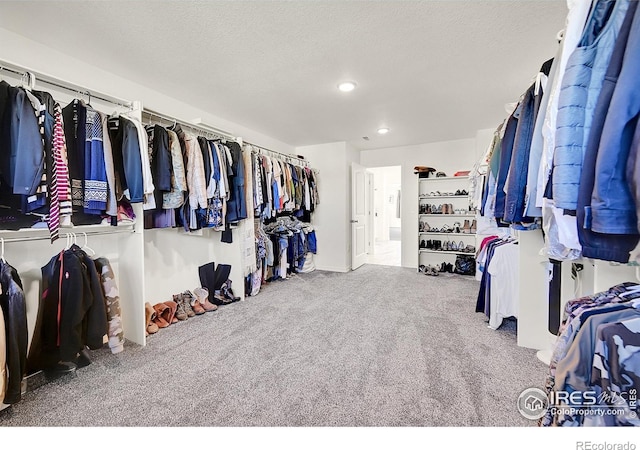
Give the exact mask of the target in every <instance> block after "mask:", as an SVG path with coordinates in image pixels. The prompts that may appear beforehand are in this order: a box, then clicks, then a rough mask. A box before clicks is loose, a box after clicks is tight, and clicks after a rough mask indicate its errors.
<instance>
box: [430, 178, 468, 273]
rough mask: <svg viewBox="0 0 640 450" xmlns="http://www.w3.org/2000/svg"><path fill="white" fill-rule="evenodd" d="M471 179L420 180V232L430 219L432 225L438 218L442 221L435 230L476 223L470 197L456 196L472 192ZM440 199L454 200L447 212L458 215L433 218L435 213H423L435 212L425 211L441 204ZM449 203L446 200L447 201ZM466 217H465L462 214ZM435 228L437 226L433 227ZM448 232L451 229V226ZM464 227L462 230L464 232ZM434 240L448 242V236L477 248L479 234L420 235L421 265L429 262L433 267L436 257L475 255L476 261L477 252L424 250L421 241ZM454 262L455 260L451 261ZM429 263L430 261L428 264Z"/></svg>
mask: <svg viewBox="0 0 640 450" xmlns="http://www.w3.org/2000/svg"><path fill="white" fill-rule="evenodd" d="M469 188H470V186H469V177H468V176H462V177H440V178H437V177H436V178H418V205H419V206H418V230H419V229H420V222H424V221H425V220H424V219H423V218H427V217H428V218H429V222H431V220H435V219H434V218H439V220H436V224H435V228H442V227H438V224H445V223H448V224H449V225H450V224H451V223H453V222H456V221H458V222H462V221H463V220H464V221H465V222H471V220H466V219H474V218H475V217H476V211H469V201H468V200H469V195H468V194H467V195H456V194H455V193H456V192H457V193H460V192H462V191H465V192H469ZM436 192H439V193H440V195H429V194H430V193H433V194H435V193H436ZM438 199H451V200H450V201H449V202H447V203H448V204H449V205H451V206H450V209H448V208H446V210H451V211H456V210H457V211H458V213H456V214H442V213H440V214H433V213H421V212H420V210H422V211H427V210H431V208H425V207H424V206H425V204H428V203H438V202H439V200H438ZM445 201H446V200H445ZM460 213H462V214H460ZM432 225H434V224H432ZM447 228H450V227H449V226H447ZM461 230H462V227H461V228H460V231H461ZM431 236H433V237H436V236H437V237H438V238H440V239H442V240H447V236H449V237H450V238H449V240H454V239H457V240H462V242H463V243H464V244H465V246H466V245H467V244H470V245H473V246H475V244H476V234H475V233H453V232H451V233H447V232H445V231H419V233H418V265H420V264H427V263H428V262H431V263H433V262H434V261H435V256H433V255H438V254H440V255H471V256H472V257H475V252H473V253H470V252H464V251H462V250H433V249H428V248H420V246H419V245H420V240H424V239H427V237H429V238H428V239H433V238H432V237H431ZM449 258H451V257H449ZM425 260H429V261H425Z"/></svg>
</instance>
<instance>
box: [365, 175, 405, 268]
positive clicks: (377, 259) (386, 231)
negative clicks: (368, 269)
mask: <svg viewBox="0 0 640 450" xmlns="http://www.w3.org/2000/svg"><path fill="white" fill-rule="evenodd" d="M367 171H368V172H369V173H371V174H372V187H371V190H370V192H372V195H371V203H372V204H371V211H372V212H373V214H372V215H371V225H370V228H369V229H370V230H371V241H370V244H371V245H370V249H369V255H368V257H367V264H379V265H384V266H400V265H401V248H402V220H401V217H402V214H401V213H402V211H401V203H402V192H401V188H400V186H401V181H402V171H401V166H388V167H375V168H368V169H367Z"/></svg>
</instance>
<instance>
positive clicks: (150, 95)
mask: <svg viewBox="0 0 640 450" xmlns="http://www.w3.org/2000/svg"><path fill="white" fill-rule="evenodd" d="M0 42H2V46H1V47H0V59H2V60H6V61H9V62H13V63H15V64H19V65H22V66H25V67H27V68H30V69H32V70H34V71H38V72H43V73H46V74H49V75H52V76H54V77H56V78H59V79H61V80H65V81H68V82H71V83H75V84H78V85H80V86H83V87H86V88H88V89H90V90H91V89H93V90H95V91H96V92H101V93H105V94H110V95H113V96H116V97H120V98H123V99H127V100H139V101H142V102H143V104H144V106H146V107H148V108H150V109H153V110H155V111H158V112H161V113H164V114H168V115H170V116H175V117H178V118H180V119H184V120H193V119H196V118H202V120H203V121H204V122H205V123H207V124H208V125H211V126H214V127H216V128H219V129H222V130H225V131H227V132H229V133H231V134H233V135H234V136H238V137H242V138H243V139H244V141H245V142H252V143H254V144H256V145H260V146H263V147H266V148H269V149H271V150H276V151H280V152H286V153H291V152H293V149H294V147H293V146H290V145H288V144H286V143H284V142H281V141H279V140H277V139H273V138H271V137H269V136H266V135H264V134H261V133H258V132H256V131H254V130H251V129H249V128H246V127H244V126H242V125H240V124H237V123H234V122H230V121H228V120H225V119H224V118H222V117H217V116H214V115H212V114H209V113H208V112H207V111H204V110H201V109H198V108H194V107H192V106H190V105H188V104H186V103H184V102H182V101H181V100H180V99H179V98H175V97H172V96H171V92H159V91H154V90H152V89H150V88H148V87H146V86H145V85H144V84H143V83H136V82H134V81H131V80H129V79H126V78H122V77H120V76H119V75H118V74H117V73H111V72H107V71H105V70H102V69H100V68H98V67H95V66H91V65H89V64H87V63H85V62H83V61H82V60H81V56H80V59H77V58H75V57H73V56H70V55H66V54H64V53H61V52H59V51H57V50H53V49H51V48H49V47H47V46H45V45H42V44H40V43H38V42H35V41H32V40H30V39H27V38H26V37H24V36H21V35H19V34H16V33H13V32H11V31H9V30H6V29H4V28H0ZM187 82H188V80H187Z"/></svg>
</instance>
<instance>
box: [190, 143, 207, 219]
mask: <svg viewBox="0 0 640 450" xmlns="http://www.w3.org/2000/svg"><path fill="white" fill-rule="evenodd" d="M185 144H186V149H187V186H188V188H189V205H190V206H191V209H192V210H195V209H197V208H198V207H200V208H206V207H207V184H206V178H205V173H204V161H203V159H202V152H201V151H200V144H199V143H198V140H197V138H196V137H195V136H193V135H188V134H185Z"/></svg>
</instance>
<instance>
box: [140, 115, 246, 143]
mask: <svg viewBox="0 0 640 450" xmlns="http://www.w3.org/2000/svg"><path fill="white" fill-rule="evenodd" d="M142 114H143V115H144V114H146V115H147V116H148V117H149V119H150V120H153V118H154V117H156V118H158V119H161V120H165V121H167V122H173V123H174V124H180V126H182V127H185V128H190V129H191V130H194V131H197V132H199V133H203V134H206V135H213V136H216V137H219V138H223V139H229V140H232V141H236V140H237V138H236V137H235V136H234V135H232V134H231V133H228V132H226V131H224V130H220V129H218V128H214V127H210V126H208V125H204V124H195V123H191V122H189V121H187V120H182V119H178V118H176V117H173V116H169V115H167V114H163V113H160V112H157V111H154V110H152V109H148V108H143V110H142Z"/></svg>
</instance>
